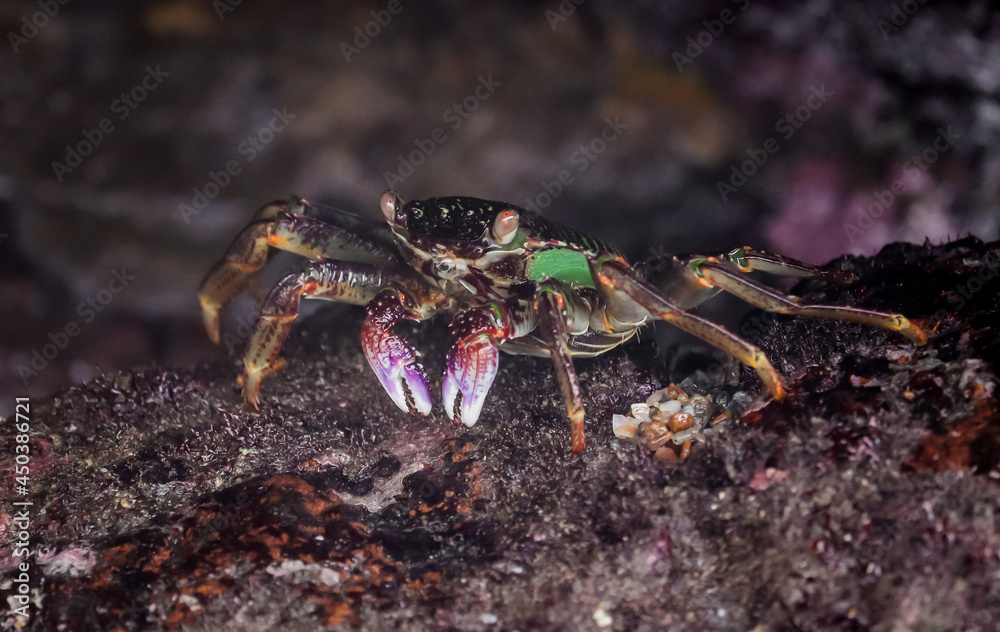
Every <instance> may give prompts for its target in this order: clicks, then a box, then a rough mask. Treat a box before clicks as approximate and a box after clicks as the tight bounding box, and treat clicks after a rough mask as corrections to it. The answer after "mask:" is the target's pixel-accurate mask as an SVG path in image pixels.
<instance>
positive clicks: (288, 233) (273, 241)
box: [198, 198, 395, 344]
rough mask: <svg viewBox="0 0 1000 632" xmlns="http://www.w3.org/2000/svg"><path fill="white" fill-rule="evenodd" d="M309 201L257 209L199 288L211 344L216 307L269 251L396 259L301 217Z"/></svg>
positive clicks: (251, 274)
mask: <svg viewBox="0 0 1000 632" xmlns="http://www.w3.org/2000/svg"><path fill="white" fill-rule="evenodd" d="M307 206H308V203H307V202H305V201H304V200H300V199H297V198H292V200H291V201H290V202H272V203H270V204H268V205H266V206H264V207H263V208H262V209H260V210H259V211H257V214H256V215H254V218H253V219H252V220H251V221H250V223H249V224H248V225H247V227H246V228H244V229H243V230H242V231H241V232H240V234H239V235H237V236H236V239H234V240H233V243H232V244H231V245H230V246H229V250H227V251H226V254H225V255H224V256H223V258H222V259H221V260H220V261H219V262H218V263H216V264H215V266H213V267H212V269H211V270H209V272H208V274H207V275H205V279H204V280H203V281H202V282H201V286H200V287H199V289H198V299H199V301H200V302H201V312H202V319H203V320H204V323H205V330H206V331H207V332H208V337H209V338H211V340H212V342H214V343H216V344H218V343H219V309H221V308H222V307H223V306H224V305H226V304H227V303H228V302H229V301H231V300H232V299H233V297H235V296H236V295H237V294H239V293H240V292H241V291H243V289H244V288H246V287H247V286H248V285H249V284H250V282H251V281H252V280H253V279H254V277H255V276H256V274H257V272H258V271H259V270H260V269H261V268H262V267H264V264H265V263H266V262H267V253H268V249H269V248H272V247H273V248H278V249H280V250H287V251H289V252H293V253H295V254H298V255H301V256H303V257H308V258H310V259H314V260H319V259H339V260H344V261H355V262H359V263H372V264H386V263H390V262H392V261H394V260H395V255H393V254H392V253H390V252H387V251H386V250H385V249H384V248H382V247H380V246H378V245H376V244H374V243H371V242H369V241H366V240H365V239H362V238H361V237H358V236H357V235H355V234H353V233H351V232H348V231H346V230H344V229H341V228H338V227H336V226H333V225H330V224H327V223H325V222H322V221H320V220H316V219H313V218H311V217H306V216H304V215H302V214H301V212H304V210H305V208H306V207H307Z"/></svg>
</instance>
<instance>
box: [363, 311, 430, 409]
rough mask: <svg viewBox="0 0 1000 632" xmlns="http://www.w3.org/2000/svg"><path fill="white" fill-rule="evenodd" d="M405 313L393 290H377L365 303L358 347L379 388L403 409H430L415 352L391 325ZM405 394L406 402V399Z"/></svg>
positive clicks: (427, 389) (425, 379) (402, 317)
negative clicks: (361, 348) (374, 295)
mask: <svg viewBox="0 0 1000 632" xmlns="http://www.w3.org/2000/svg"><path fill="white" fill-rule="evenodd" d="M407 317H408V315H407V314H406V313H405V310H404V309H403V308H402V306H401V305H400V302H399V298H398V294H396V293H394V292H383V293H380V294H379V295H378V296H376V297H375V299H374V300H373V301H372V302H371V303H370V304H369V306H368V318H367V319H365V322H364V324H363V325H362V326H361V346H362V347H363V348H364V351H365V357H366V358H368V364H370V365H371V367H372V370H373V371H374V372H375V375H376V377H378V381H379V382H380V383H381V384H382V388H384V389H385V392H386V393H388V394H389V397H391V398H392V401H393V402H395V404H396V406H399V409H400V410H402V411H403V412H410V410H411V404H412V409H413V410H415V411H416V412H418V413H420V414H421V415H429V414H430V412H431V390H430V386H429V385H428V382H427V374H426V373H425V372H424V368H423V367H422V366H421V365H420V363H419V362H418V361H417V352H416V351H414V349H413V347H412V346H411V345H410V343H408V342H407V341H406V340H405V339H404V338H402V337H400V336H397V335H396V334H394V333H392V326H393V325H394V324H396V323H397V322H399V321H400V320H403V319H405V318H407ZM407 397H409V401H408V400H407Z"/></svg>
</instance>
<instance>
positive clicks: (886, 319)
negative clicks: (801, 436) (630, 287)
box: [688, 257, 927, 344]
mask: <svg viewBox="0 0 1000 632" xmlns="http://www.w3.org/2000/svg"><path fill="white" fill-rule="evenodd" d="M789 261H791V260H789ZM803 265H805V264H803ZM688 269H689V270H690V271H691V275H692V277H693V278H692V281H693V282H695V283H699V282H700V283H702V284H706V283H707V284H708V285H711V286H712V287H717V288H720V289H722V290H725V291H726V292H729V293H730V294H733V295H735V296H737V297H739V298H741V299H742V300H744V301H746V302H747V303H750V304H751V305H753V306H754V307H758V308H760V309H763V310H767V311H769V312H775V313H778V314H792V315H795V316H812V317H816V318H833V319H836V320H846V321H851V322H855V323H861V324H864V325H870V326H872V327H881V328H882V329H889V330H891V331H897V332H899V333H900V334H902V335H904V336H906V337H907V338H909V339H910V341H912V342H914V343H916V344H924V343H926V342H927V336H926V335H925V334H924V332H923V331H921V329H920V328H919V327H917V326H916V325H914V324H913V323H911V322H910V321H909V319H907V318H906V317H905V316H903V315H902V314H891V313H886V312H877V311H874V310H870V309H861V308H858V307H848V306H846V305H804V304H802V303H799V299H798V298H797V297H794V296H788V295H786V294H783V293H782V292H779V291H777V290H775V289H774V288H771V287H768V286H766V285H763V284H761V283H758V282H756V281H754V280H753V279H750V278H748V277H746V276H745V275H743V274H741V272H742V270H739V269H737V268H736V267H735V266H731V265H728V264H726V263H723V262H721V261H719V260H718V259H716V258H715V257H709V258H707V259H704V260H703V261H700V262H692V264H691V265H690V267H689V268H688ZM784 269H786V268H784V267H779V268H777V269H775V270H768V272H771V273H772V274H781V271H782V270H784ZM796 276H797V275H796Z"/></svg>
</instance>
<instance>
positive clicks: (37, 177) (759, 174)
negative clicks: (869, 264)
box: [0, 0, 1000, 414]
mask: <svg viewBox="0 0 1000 632" xmlns="http://www.w3.org/2000/svg"><path fill="white" fill-rule="evenodd" d="M990 7H991V5H990V3H988V2H972V3H943V2H923V3H922V2H920V1H919V0H907V1H906V2H888V1H886V2H837V3H834V2H829V1H821V0H815V1H807V2H774V1H759V0H738V1H736V2H731V1H729V0H726V1H718V2H702V3H690V2H681V1H680V0H677V1H662V2H652V1H650V2H615V3H607V2H604V3H602V2H598V1H597V0H584V1H582V2H579V1H578V2H574V1H572V0H562V2H561V3H560V2H559V1H557V0H549V1H547V2H529V1H526V0H525V1H521V2H477V3H461V2H453V1H451V2H450V1H447V0H439V1H434V2H413V1H409V0H393V1H392V2H384V1H377V2H310V3H259V2H256V3H255V2H250V1H248V0H243V1H242V2H240V0H215V1H214V2H213V1H211V0H168V1H165V2H145V3H124V2H86V3H84V2H76V1H73V0H70V1H68V2H66V3H65V4H60V3H59V1H58V0H48V1H46V0H42V1H41V2H37V1H36V2H30V1H24V2H20V1H17V2H14V1H6V2H2V3H0V32H2V33H3V34H4V43H3V46H5V48H4V50H2V51H0V96H2V100H0V414H7V413H9V412H10V410H11V408H12V402H13V397H16V396H33V397H38V396H43V395H46V394H50V393H52V392H54V391H56V390H58V389H61V388H64V387H66V386H68V385H71V384H73V383H79V382H82V381H86V380H88V379H91V378H92V377H94V376H96V375H98V374H100V373H101V372H106V371H111V370H115V369H118V368H123V367H128V366H141V365H148V364H152V363H158V364H161V365H168V366H169V365H186V364H190V363H193V362H197V361H199V360H203V359H208V358H221V357H224V354H225V353H226V352H227V350H226V349H225V348H224V349H222V350H221V351H220V350H216V349H213V348H212V347H211V345H210V344H209V343H208V341H207V339H206V338H205V336H204V334H203V332H202V331H201V329H200V323H199V315H198V304H197V299H196V296H195V292H196V288H197V285H198V283H199V281H200V280H201V277H202V276H203V275H204V273H205V272H206V271H207V270H208V268H209V267H210V266H211V264H212V263H213V262H214V261H215V260H216V259H218V258H219V257H220V256H221V255H222V253H223V252H224V250H225V248H226V246H227V245H228V243H229V241H230V240H231V239H232V238H233V237H234V236H235V235H236V233H237V232H238V231H239V229H240V228H241V227H242V226H243V225H244V224H245V223H246V221H247V220H248V219H249V218H250V216H251V215H252V214H253V212H254V211H255V210H256V209H257V208H258V207H259V206H260V205H262V204H263V203H265V202H267V201H269V200H272V199H275V198H286V197H287V196H289V195H290V194H292V193H296V194H300V195H302V196H305V197H307V198H309V199H310V200H312V201H315V202H323V203H327V204H332V205H336V206H339V207H343V208H346V209H351V210H355V211H357V212H362V213H366V214H369V215H371V216H372V217H377V202H378V199H379V196H380V194H381V193H382V191H383V190H385V189H386V188H388V187H389V186H390V185H392V186H393V187H394V188H396V189H397V190H399V191H400V193H401V194H402V195H403V197H405V198H408V199H414V198H422V197H432V196H436V195H458V194H464V195H473V196H478V197H484V198H492V199H503V200H507V201H509V202H512V203H514V204H518V205H520V206H527V205H529V202H530V201H534V203H535V205H536V206H538V207H539V208H540V210H542V211H543V212H544V213H546V214H547V215H548V216H549V217H551V218H553V219H556V220H558V221H562V222H565V223H568V224H571V225H573V226H576V227H578V228H581V229H584V230H586V231H589V232H591V233H593V234H595V235H599V236H601V237H603V238H604V239H605V240H607V241H610V242H611V243H614V244H615V245H617V246H619V247H621V248H622V249H623V250H624V252H626V253H627V255H628V256H629V257H630V258H631V259H632V260H636V261H637V260H641V259H643V258H644V257H647V256H649V255H650V253H657V252H678V251H707V252H719V251H725V250H728V249H731V248H732V247H735V246H739V245H743V244H752V245H755V246H758V247H763V248H767V249H773V250H776V251H780V252H782V253H784V254H788V255H791V256H796V257H800V258H802V259H805V260H807V261H811V262H815V263H824V262H826V261H828V260H830V259H831V258H834V257H836V256H838V255H841V254H843V253H854V254H871V253H874V252H875V251H877V250H878V249H879V248H880V247H881V246H883V245H884V244H886V243H889V242H892V241H896V240H907V241H914V242H922V241H923V240H924V239H930V240H931V241H932V242H939V241H943V240H947V239H948V238H955V237H957V236H959V235H965V234H966V233H969V232H971V233H973V234H975V235H977V236H979V237H982V238H983V239H996V238H997V233H998V214H997V209H996V199H997V193H998V186H1000V145H998V143H997V138H998V132H1000V106H998V102H997V97H998V92H1000V20H998V18H997V14H996V13H995V12H993V11H991V9H990ZM609 125H611V127H610V128H609V127H608V126H609ZM602 134H603V138H602ZM769 139H771V140H770V141H769ZM935 143H937V144H936V145H935ZM581 146H583V147H586V148H588V149H587V150H586V151H582V150H581ZM914 156H917V157H918V158H917V159H916V161H914V159H913V157H914ZM754 158H756V160H757V162H756V163H753V162H747V161H752V160H754ZM764 158H766V162H764V161H763V159H764ZM404 162H405V163H407V164H402V163H404ZM761 162H763V164H759V163H761ZM227 165H228V166H229V168H230V171H231V172H232V174H225V175H222V174H223V172H225V171H226V169H227ZM411 166H412V170H411V168H410V167H411ZM734 168H735V169H736V170H740V169H742V170H743V171H744V173H751V172H752V175H750V176H748V177H745V178H741V177H740V176H737V175H734V173H733V170H734ZM564 170H565V171H566V172H568V174H569V176H571V179H572V181H571V182H570V183H569V184H565V185H562V184H558V185H557V184H556V183H557V182H558V178H559V175H560V173H561V172H562V171H564ZM564 178H565V176H564ZM720 182H722V183H725V185H728V186H729V187H731V190H730V189H728V188H725V187H723V186H720ZM720 189H721V191H720ZM202 196H204V198H203V197H202ZM209 198H211V199H209ZM859 209H860V210H859ZM706 309H707V312H706V313H708V314H709V315H711V316H712V317H718V318H721V319H722V320H727V319H728V322H734V321H733V319H734V318H735V316H734V312H735V311H737V310H740V309H744V308H743V307H740V306H739V305H738V304H732V303H725V302H720V303H718V304H717V305H715V306H713V307H710V306H706ZM253 311H254V307H253V303H252V301H250V300H242V301H240V302H238V303H237V304H236V305H235V306H234V309H233V310H231V311H230V312H229V313H228V314H227V317H226V320H225V321H224V324H223V326H224V328H225V330H226V331H228V332H230V333H231V337H230V338H229V342H230V343H231V344H230V345H228V346H230V347H231V348H232V350H233V351H234V352H238V351H239V344H238V343H239V337H240V336H241V335H245V333H246V324H247V322H252V319H253V317H254V315H253ZM234 375H235V373H234Z"/></svg>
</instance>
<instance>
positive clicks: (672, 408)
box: [657, 399, 681, 415]
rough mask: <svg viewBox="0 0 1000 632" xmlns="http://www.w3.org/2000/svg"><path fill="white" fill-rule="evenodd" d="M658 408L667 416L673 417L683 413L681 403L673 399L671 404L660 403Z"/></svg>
mask: <svg viewBox="0 0 1000 632" xmlns="http://www.w3.org/2000/svg"><path fill="white" fill-rule="evenodd" d="M657 406H658V407H659V408H660V411H662V412H663V414H665V415H673V414H674V413H679V412H680V411H681V403H680V402H679V401H677V400H676V399H672V400H670V401H669V402H660V403H659V404H657Z"/></svg>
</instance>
